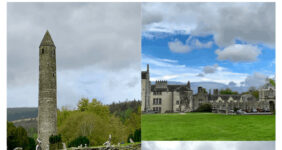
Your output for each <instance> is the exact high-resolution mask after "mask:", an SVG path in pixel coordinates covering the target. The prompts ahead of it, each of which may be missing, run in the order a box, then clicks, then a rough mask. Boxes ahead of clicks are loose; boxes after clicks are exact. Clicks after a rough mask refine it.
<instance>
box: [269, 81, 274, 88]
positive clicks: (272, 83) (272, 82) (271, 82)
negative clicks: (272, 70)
mask: <svg viewBox="0 0 282 150" xmlns="http://www.w3.org/2000/svg"><path fill="white" fill-rule="evenodd" d="M269 83H270V84H271V85H272V86H274V87H275V80H273V79H269Z"/></svg>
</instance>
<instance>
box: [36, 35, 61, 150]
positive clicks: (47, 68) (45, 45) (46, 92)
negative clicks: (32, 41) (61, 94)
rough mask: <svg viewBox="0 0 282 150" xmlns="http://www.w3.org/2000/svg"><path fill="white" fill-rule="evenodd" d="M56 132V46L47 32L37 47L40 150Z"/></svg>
mask: <svg viewBox="0 0 282 150" xmlns="http://www.w3.org/2000/svg"><path fill="white" fill-rule="evenodd" d="M56 130H57V81H56V46H55V44H54V42H53V40H52V38H51V35H50V33H49V32H48V30H47V31H46V33H45V35H44V37H43V39H42V41H41V44H40V46H39V97H38V138H39V140H40V141H41V142H42V143H41V147H42V149H44V150H46V149H47V148H48V147H49V137H50V136H51V135H55V134H56Z"/></svg>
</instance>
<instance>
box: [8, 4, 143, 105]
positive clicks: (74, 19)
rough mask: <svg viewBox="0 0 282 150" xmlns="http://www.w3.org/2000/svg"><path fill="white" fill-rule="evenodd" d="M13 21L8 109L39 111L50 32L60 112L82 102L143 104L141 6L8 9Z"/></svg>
mask: <svg viewBox="0 0 282 150" xmlns="http://www.w3.org/2000/svg"><path fill="white" fill-rule="evenodd" d="M7 17H8V18H7V26H8V31H7V72H8V74H7V84H8V87H7V91H8V101H7V103H8V107H17V106H24V105H25V106H37V101H38V91H37V89H38V73H39V72H38V71H39V70H38V65H39V64H38V63H39V61H38V60H39V58H38V56H39V55H38V52H39V49H38V46H39V44H40V42H41V40H42V38H43V35H44V33H45V32H46V30H47V29H48V30H49V32H50V34H51V36H52V38H53V41H54V43H55V45H56V58H57V82H58V83H57V86H58V89H57V93H58V106H59V107H60V106H62V105H68V104H70V103H71V104H74V105H76V103H77V101H78V99H79V98H81V97H82V96H85V97H89V98H90V97H96V98H99V99H100V100H102V102H103V103H110V101H119V100H120V101H123V100H125V99H127V98H128V99H132V98H136V99H140V89H139V86H138V84H139V83H138V82H139V81H138V80H136V78H139V77H140V62H141V43H140V41H141V21H140V20H141V4H140V3H8V5H7ZM102 74H104V75H102ZM125 76H127V77H126V78H124V77H125ZM134 80H136V81H138V82H134ZM92 81H93V84H91V83H92ZM94 82H95V84H94ZM26 89H32V90H30V91H29V92H23V91H26Z"/></svg>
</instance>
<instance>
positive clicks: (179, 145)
mask: <svg viewBox="0 0 282 150" xmlns="http://www.w3.org/2000/svg"><path fill="white" fill-rule="evenodd" d="M175 149H181V150H275V142H274V141H244V142H243V141H237V142H235V141H213V142H210V141H207V142H205V141H193V142H192V141H155V142H154V141H142V150H175Z"/></svg>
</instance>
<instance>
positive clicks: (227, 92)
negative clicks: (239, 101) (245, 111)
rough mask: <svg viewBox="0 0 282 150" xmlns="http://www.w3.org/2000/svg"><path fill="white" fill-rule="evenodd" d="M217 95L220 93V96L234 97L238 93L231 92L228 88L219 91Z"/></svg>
mask: <svg viewBox="0 0 282 150" xmlns="http://www.w3.org/2000/svg"><path fill="white" fill-rule="evenodd" d="M219 93H220V94H221V95H235V94H238V92H236V91H232V90H231V89H229V88H226V89H221V90H220V91H219Z"/></svg>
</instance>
